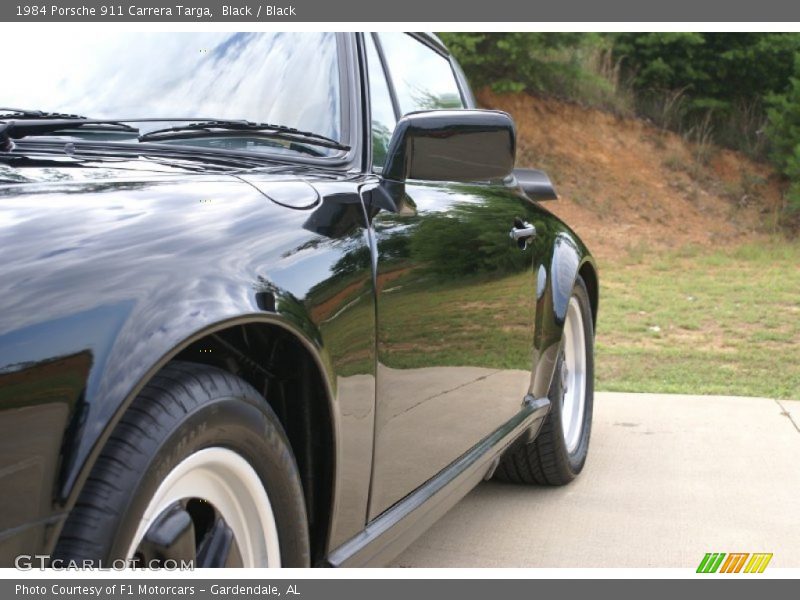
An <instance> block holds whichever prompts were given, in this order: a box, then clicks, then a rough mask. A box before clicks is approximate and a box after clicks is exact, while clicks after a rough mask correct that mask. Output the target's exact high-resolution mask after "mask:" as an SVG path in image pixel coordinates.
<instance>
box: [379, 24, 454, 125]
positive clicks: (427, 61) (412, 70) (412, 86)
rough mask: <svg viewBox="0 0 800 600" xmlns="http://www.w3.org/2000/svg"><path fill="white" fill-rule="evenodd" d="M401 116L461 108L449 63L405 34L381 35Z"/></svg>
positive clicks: (382, 46)
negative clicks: (416, 111) (418, 112)
mask: <svg viewBox="0 0 800 600" xmlns="http://www.w3.org/2000/svg"><path fill="white" fill-rule="evenodd" d="M379 39H380V42H381V48H382V49H383V54H384V56H385V57H386V63H387V67H388V69H389V75H390V77H391V78H392V83H393V84H394V89H395V93H396V94H397V102H398V104H399V105H400V112H401V113H402V114H406V113H409V112H413V111H415V110H430V109H435V108H464V105H463V103H462V102H461V94H460V92H459V89H458V83H457V81H456V77H455V74H454V73H453V69H452V68H451V67H450V61H448V60H447V59H446V58H445V57H444V56H442V55H441V54H439V53H438V52H436V51H435V50H433V49H432V48H429V47H428V46H426V45H425V44H423V43H422V42H419V41H417V40H415V39H414V38H413V37H411V36H410V35H407V34H405V33H381V34H380V35H379Z"/></svg>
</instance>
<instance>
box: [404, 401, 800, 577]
mask: <svg viewBox="0 0 800 600" xmlns="http://www.w3.org/2000/svg"><path fill="white" fill-rule="evenodd" d="M706 552H726V553H730V552H772V553H774V557H773V559H772V562H771V563H770V567H771V568H772V567H800V402H792V401H780V402H778V401H775V400H769V399H764V398H737V397H720V396H674V395H655V394H621V393H598V394H597V396H596V399H595V418H594V428H593V431H592V442H591V447H590V450H589V459H588V462H587V464H586V468H585V470H584V471H583V473H582V474H581V476H580V477H579V478H578V479H577V480H576V481H574V482H573V483H572V484H570V485H568V486H566V487H563V488H539V487H525V486H515V485H508V484H501V483H497V482H494V481H492V482H487V483H484V484H482V485H480V486H479V487H478V488H476V489H475V490H474V491H473V492H472V493H471V494H470V495H468V496H467V497H466V498H465V499H464V500H462V501H461V502H460V503H459V504H458V505H457V506H456V507H454V508H453V509H452V510H451V511H450V512H449V513H448V514H447V515H445V517H444V518H443V519H442V520H441V521H439V522H438V523H437V524H436V525H434V526H433V527H432V528H431V529H430V530H429V531H428V532H426V533H425V534H424V535H423V536H422V537H421V538H420V539H419V540H417V541H416V542H415V543H414V544H413V545H412V546H411V547H410V548H409V549H408V550H406V551H405V553H403V554H402V555H401V556H400V557H398V559H397V560H396V561H395V563H394V565H393V566H402V567H689V568H695V567H696V566H697V565H698V564H699V562H700V560H701V559H702V558H703V555H704V554H705V553H706Z"/></svg>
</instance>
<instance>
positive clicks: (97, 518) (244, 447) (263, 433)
mask: <svg viewBox="0 0 800 600" xmlns="http://www.w3.org/2000/svg"><path fill="white" fill-rule="evenodd" d="M54 556H55V558H59V559H62V560H81V561H84V560H90V561H96V562H97V563H98V564H108V563H109V562H111V561H114V560H119V559H125V560H129V561H135V562H136V563H137V564H139V565H143V566H149V567H158V566H164V565H165V564H167V565H169V564H172V563H166V561H169V560H173V561H175V562H176V563H177V564H180V563H181V561H183V562H188V561H192V563H193V564H194V566H195V567H236V566H243V567H279V566H289V567H295V566H307V565H308V562H309V542H308V526H307V520H306V511H305V506H304V501H303V491H302V487H301V484H300V479H299V476H298V472H297V466H296V463H295V459H294V456H293V454H292V452H291V449H290V447H289V443H288V441H287V439H286V435H285V434H284V432H283V429H282V427H281V424H280V423H279V421H278V419H277V417H276V416H275V414H274V413H273V412H272V410H271V409H270V407H269V406H268V405H267V404H266V402H265V401H264V399H263V397H261V396H260V395H259V394H258V392H256V391H255V390H254V389H253V388H252V387H250V385H248V384H247V383H245V382H244V381H241V380H240V379H238V378H236V377H234V376H232V375H231V374H229V373H227V372H225V371H222V370H219V369H215V368H213V367H208V366H205V365H197V364H193V363H185V362H175V363H171V364H170V365H168V366H167V367H166V368H165V369H163V370H162V371H161V372H160V373H159V374H158V375H157V376H156V377H154V378H153V380H152V381H151V382H150V383H149V384H148V385H147V386H146V387H145V388H144V390H143V391H142V392H141V394H140V395H139V396H138V397H137V398H136V400H135V401H134V402H133V404H132V405H131V407H130V408H129V409H128V411H127V412H126V413H125V415H124V416H123V417H122V419H121V420H120V422H119V424H118V425H117V426H116V428H115V429H114V432H113V434H112V435H111V438H110V439H109V441H108V443H107V444H106V447H105V448H104V449H103V452H102V454H101V455H100V457H99V459H98V460H97V463H96V464H95V466H94V468H93V469H92V472H91V474H90V475H89V479H88V481H87V483H86V485H85V486H84V489H83V490H82V492H81V494H80V497H79V499H78V502H77V504H76V506H75V508H74V509H73V510H72V512H71V513H70V516H69V518H68V519H67V523H66V524H65V526H64V530H63V532H62V535H61V537H60V539H59V542H58V545H57V548H56V551H55V553H54Z"/></svg>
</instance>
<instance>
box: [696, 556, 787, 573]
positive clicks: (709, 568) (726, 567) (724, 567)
mask: <svg viewBox="0 0 800 600" xmlns="http://www.w3.org/2000/svg"><path fill="white" fill-rule="evenodd" d="M726 556H727V558H725V557H726ZM748 557H749V559H750V560H748ZM723 560H724V562H723ZM771 560H772V554H770V553H756V554H750V553H749V552H732V553H730V554H725V553H724V552H708V553H706V555H705V556H704V557H703V560H701V561H700V564H699V565H698V566H697V572H698V573H716V572H717V571H719V572H720V573H741V572H742V567H744V572H745V573H763V572H764V569H766V568H767V565H768V564H769V562H770V561H771ZM745 564H746V565H747V566H745Z"/></svg>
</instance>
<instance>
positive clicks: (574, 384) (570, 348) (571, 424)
mask: <svg viewBox="0 0 800 600" xmlns="http://www.w3.org/2000/svg"><path fill="white" fill-rule="evenodd" d="M584 336H585V334H584V328H583V314H582V313H581V306H580V304H579V303H578V299H577V298H576V297H575V296H572V298H570V300H569V305H568V307H567V318H566V320H565V322H564V359H563V365H562V372H561V385H562V392H563V397H562V404H561V426H562V429H563V431H564V443H565V445H566V447H567V452H569V453H572V452H574V451H575V449H576V448H577V447H578V445H579V444H580V441H581V433H582V432H583V413H584V410H585V405H586V339H585V337H584Z"/></svg>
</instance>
